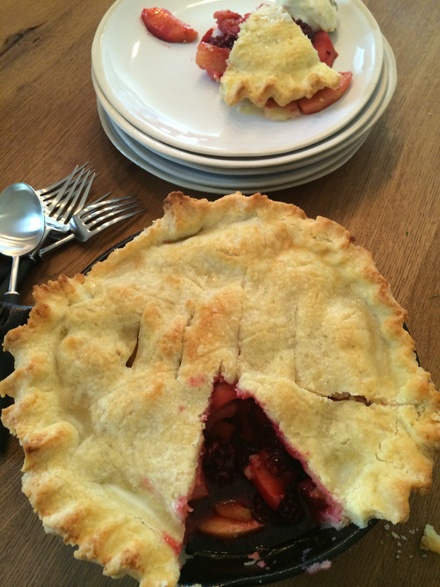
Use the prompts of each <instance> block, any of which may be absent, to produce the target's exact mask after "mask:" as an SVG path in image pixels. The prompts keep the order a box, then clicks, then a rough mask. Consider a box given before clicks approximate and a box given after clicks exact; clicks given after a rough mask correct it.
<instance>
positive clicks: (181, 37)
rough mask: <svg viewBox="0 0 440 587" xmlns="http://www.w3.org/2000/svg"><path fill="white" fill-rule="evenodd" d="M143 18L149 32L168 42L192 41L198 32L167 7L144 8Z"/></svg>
mask: <svg viewBox="0 0 440 587" xmlns="http://www.w3.org/2000/svg"><path fill="white" fill-rule="evenodd" d="M141 18H142V20H143V22H144V24H145V26H146V27H147V30H148V32H150V33H151V34H152V35H154V36H155V37H156V38H158V39H161V40H162V41H166V42H167V43H192V42H193V41H195V40H196V39H197V36H198V33H197V31H196V30H194V29H193V28H192V27H190V26H189V25H188V24H186V23H184V22H182V21H181V20H180V19H178V18H177V17H176V16H174V14H172V13H171V12H170V11H169V10H167V9H166V8H156V7H154V8H144V9H143V10H142V13H141Z"/></svg>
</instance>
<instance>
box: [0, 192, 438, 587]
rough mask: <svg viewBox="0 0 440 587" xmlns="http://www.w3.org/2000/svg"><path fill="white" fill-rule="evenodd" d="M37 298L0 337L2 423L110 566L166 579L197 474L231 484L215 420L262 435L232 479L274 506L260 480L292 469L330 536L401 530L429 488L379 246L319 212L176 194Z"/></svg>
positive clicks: (428, 454)
mask: <svg viewBox="0 0 440 587" xmlns="http://www.w3.org/2000/svg"><path fill="white" fill-rule="evenodd" d="M34 297H35V306H34V308H33V310H32V312H31V315H30V318H29V321H28V324H27V325H26V326H22V327H19V328H17V329H15V330H13V331H11V332H10V333H9V334H8V335H7V337H6V342H5V347H6V349H8V350H9V351H10V352H11V353H12V354H13V355H14V357H15V371H14V373H13V374H12V375H11V376H10V377H8V378H7V379H6V380H4V381H3V382H1V384H0V393H1V394H2V395H5V394H7V395H10V396H12V397H13V398H15V403H14V404H13V405H12V406H11V407H9V408H8V409H6V410H5V411H4V413H3V421H4V423H5V424H6V426H8V428H9V429H10V430H11V432H12V433H14V434H15V435H16V436H17V437H18V438H19V440H20V443H21V444H22V446H23V450H24V453H25V462H24V467H23V471H24V475H23V490H24V492H25V494H26V495H27V496H28V498H29V500H30V502H31V504H32V506H33V508H34V509H35V511H36V512H37V513H38V515H39V516H40V518H41V520H42V522H43V524H44V527H45V529H46V530H47V531H48V532H54V533H56V534H59V535H61V536H62V537H63V538H64V540H65V541H66V542H67V543H69V544H72V545H77V546H78V549H77V550H76V552H75V556H76V557H78V558H81V559H88V560H91V561H95V562H98V563H100V564H101V565H103V567H104V573H105V574H107V575H111V576H113V577H120V576H123V575H124V574H129V575H131V576H132V577H134V578H136V579H137V580H138V581H139V582H140V584H141V585H142V586H143V587H159V586H161V587H164V586H169V587H173V586H174V585H176V584H177V582H178V580H179V574H180V566H181V564H182V560H183V550H184V546H185V540H186V539H187V536H186V535H185V531H186V523H187V521H188V520H192V514H191V516H189V515H188V514H189V510H190V509H191V508H192V507H196V506H194V503H196V502H194V501H191V500H194V499H196V498H203V488H204V484H203V482H200V470H201V467H204V468H205V472H206V471H207V470H208V469H209V467H211V473H212V471H213V470H214V474H215V467H218V468H219V469H220V472H221V473H222V474H223V472H222V470H221V467H222V466H223V464H224V463H225V460H226V456H227V455H226V454H224V455H223V457H222V458H217V459H211V460H209V456H210V455H211V456H212V447H211V446H210V445H209V443H212V442H213V440H214V439H215V438H216V437H215V435H214V434H213V433H212V430H213V429H214V427H215V426H216V425H217V428H219V426H218V423H220V425H221V426H220V428H221V430H222V432H221V433H220V437H221V438H228V434H229V433H230V431H231V428H230V426H229V425H235V426H238V424H237V422H238V421H239V422H240V424H239V427H240V434H241V435H242V438H245V439H246V442H247V444H249V445H250V444H252V443H254V444H255V443H256V446H255V450H254V451H253V452H252V451H248V453H247V455H245V456H244V460H243V461H242V462H241V465H240V466H241V470H242V471H243V475H242V477H243V479H245V478H246V479H247V480H248V481H249V482H250V483H251V484H253V485H255V487H257V489H258V490H259V492H260V494H261V495H263V497H264V499H265V502H266V503H267V505H269V507H271V508H272V509H276V508H277V507H278V505H279V503H280V500H282V499H283V498H284V497H285V496H284V495H283V494H282V491H284V492H287V491H288V490H287V487H288V484H285V485H284V489H283V485H282V484H281V485H279V484H278V481H277V482H275V481H274V482H273V483H271V481H270V479H271V478H276V479H278V480H279V479H283V480H285V479H286V478H288V481H289V483H291V482H292V479H293V476H294V475H295V474H296V473H295V470H296V471H298V470H299V473H298V474H299V478H298V482H297V485H298V486H301V487H302V489H303V490H304V492H305V494H306V495H308V497H309V498H310V499H311V501H313V498H316V502H317V503H316V504H315V511H319V514H320V515H319V523H322V524H326V525H331V526H333V527H336V528H340V527H343V526H344V525H346V524H348V523H350V522H354V523H355V524H357V525H358V526H360V527H364V526H365V525H366V524H367V523H368V521H369V520H370V519H372V518H381V519H386V520H389V521H391V522H393V523H396V522H399V521H403V520H405V519H406V518H407V517H408V514H409V505H408V498H409V495H410V493H411V492H412V491H413V490H419V491H425V490H427V489H429V487H430V483H431V473H432V451H433V450H435V449H437V448H438V446H439V442H440V424H439V416H438V414H439V396H438V393H437V392H436V390H435V389H434V386H433V384H432V383H431V381H430V377H429V374H428V373H427V372H425V371H424V370H423V369H422V368H421V367H420V366H419V365H418V363H417V361H416V358H415V354H414V346H413V341H412V339H411V337H410V336H409V334H408V333H407V332H406V331H405V330H404V328H403V320H404V318H405V314H404V311H403V310H402V308H401V307H400V306H399V305H398V304H397V302H396V301H395V300H394V298H393V297H392V295H391V292H390V289H389V286H388V284H387V282H386V281H385V279H384V278H383V277H382V276H381V275H380V274H379V273H378V271H377V269H376V267H375V265H374V263H373V260H372V258H371V256H370V254H369V253H367V252H366V251H365V250H364V249H362V248H360V247H358V246H356V245H355V244H354V243H353V239H352V237H351V236H350V234H349V233H348V232H347V231H346V230H345V229H344V228H342V227H341V226H339V225H337V224H336V223H334V222H332V221H330V220H328V219H326V218H321V217H318V218H317V219H316V220H313V219H310V218H307V217H306V216H305V214H304V213H303V212H302V211H301V210H300V209H299V208H297V207H295V206H294V205H288V204H283V203H280V202H276V201H272V200H270V199H268V198H267V197H265V196H262V195H260V194H255V195H253V196H250V197H246V196H243V195H242V194H240V193H235V194H231V195H228V196H225V197H223V198H219V199H218V200H216V201H214V202H208V201H207V200H204V199H200V200H196V199H191V198H189V197H187V196H184V195H183V194H181V193H178V192H173V193H171V194H170V195H169V196H168V197H167V198H166V200H165V214H164V216H163V218H161V219H159V220H157V221H156V222H155V223H153V225H152V226H150V227H149V228H147V229H146V230H145V231H144V232H142V233H141V234H140V235H139V236H138V237H136V238H135V239H134V240H133V241H131V242H130V243H128V244H127V245H126V246H125V247H123V248H121V249H117V250H115V251H114V252H113V253H112V254H111V255H110V256H109V257H108V258H107V259H106V260H105V261H103V262H101V263H97V264H96V265H95V266H94V267H93V268H92V270H91V271H90V272H89V273H88V274H87V275H86V276H83V275H78V276H76V277H74V278H73V279H70V278H67V277H65V276H61V277H60V278H59V279H58V280H57V281H55V282H49V283H48V284H47V285H43V286H39V287H36V288H35V291H34ZM219 389H220V391H219ZM239 402H241V403H239ZM231 406H232V411H231ZM234 406H235V407H234ZM228 410H229V412H228ZM247 410H254V411H253V412H252V414H253V415H252V417H251V418H247V420H246V417H247V416H246V414H249V412H248V411H247ZM228 414H229V415H228ZM213 416H214V417H213ZM234 418H235V419H234ZM250 420H252V421H253V422H254V424H256V427H255V426H254V427H253V428H252V429H250V428H249V427H248V425H247V424H246V422H249V421H250ZM234 422H235V424H234ZM222 423H223V424H222ZM225 424H226V425H225ZM268 424H269V425H270V432H267V430H268ZM228 426H229V432H228ZM263 430H266V432H265V433H264V434H263V432H262V431H263ZM255 431H257V435H258V436H259V437H263V438H267V439H271V440H270V442H269V441H268V442H267V446H262V445H261V444H260V445H259V446H257V445H258V442H256V441H255V434H256V432H255ZM259 431H261V434H260V433H259ZM265 435H266V436H265ZM273 441H276V443H278V446H279V447H280V448H281V449H282V451H284V453H283V455H282V456H279V455H280V454H281V453H280V452H278V453H276V454H275V458H274V456H273V455H274V453H273V446H274V445H275V444H274V442H273ZM263 444H264V443H263ZM210 451H211V452H210ZM270 455H272V456H270ZM217 456H218V455H217ZM286 456H287V461H288V460H289V459H291V461H290V464H289V466H288V467H287V468H284V465H283V467H281V469H280V462H281V463H285V462H286ZM205 457H207V458H208V461H206V459H205ZM216 463H217V465H216ZM274 463H275V465H274ZM298 463H299V464H300V469H298V468H297V465H298ZM289 467H291V468H289ZM207 468H208V469H207ZM265 468H266V469H268V470H269V473H270V475H271V477H270V476H269V477H267V476H265V475H266V473H265ZM274 469H275V470H274ZM286 476H287V477H286ZM265 479H266V481H264V480H265ZM267 479H269V481H267ZM223 480H224V479H223ZM265 483H266V485H265ZM280 487H281V490H280V491H278V489H279V488H280ZM201 489H202V491H200V490H201ZM280 492H281V493H280ZM190 501H191V507H190V505H189V502H190ZM236 501H237V503H239V502H240V500H236ZM318 502H319V503H318ZM241 505H243V504H241ZM240 508H241V506H240V504H239V505H237V504H236V503H235V502H234V504H233V505H232V506H230V505H226V506H225V505H224V504H223V503H221V504H217V514H218V515H219V516H220V518H223V519H225V518H226V519H228V515H229V516H230V515H231V510H232V512H233V516H235V517H237V516H242V515H243V516H248V513H247V512H246V511H245V510H246V508H245V510H243V509H240ZM311 509H312V510H313V506H312V507H311ZM252 519H255V516H254V514H253V513H252ZM214 520H217V523H218V518H214ZM257 522H258V523H259V524H264V522H262V521H261V520H257ZM243 523H245V522H243ZM292 523H293V522H292ZM214 525H215V524H214ZM208 526H209V524H208ZM212 527H213V526H212V524H211V527H210V529H211V530H212ZM201 530H202V531H203V530H205V531H206V522H205V526H203V524H202V525H201ZM223 530H224V527H223ZM253 530H255V531H258V527H255V528H254V529H253ZM217 531H218V527H217ZM208 533H209V528H208Z"/></svg>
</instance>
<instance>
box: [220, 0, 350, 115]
mask: <svg viewBox="0 0 440 587" xmlns="http://www.w3.org/2000/svg"><path fill="white" fill-rule="evenodd" d="M340 79H341V75H340V73H338V72H337V71H335V70H334V69H332V68H330V67H328V66H327V65H326V64H325V63H322V62H321V61H320V59H319V57H318V54H317V52H316V51H315V49H314V48H313V45H312V43H311V41H310V39H308V38H307V37H306V36H305V35H304V33H303V32H302V30H301V28H300V27H299V26H298V25H297V24H296V23H295V22H294V21H293V20H292V18H291V17H290V16H289V14H288V13H287V12H286V11H285V10H284V9H283V8H282V7H280V6H275V5H262V6H261V7H260V8H259V9H258V10H256V11H255V12H253V13H251V14H250V15H249V17H248V18H247V19H246V21H245V22H244V23H243V24H242V26H241V28H240V34H239V36H238V39H237V40H236V42H235V43H234V46H233V47H232V50H231V52H230V55H229V59H228V66H227V68H226V71H225V72H224V74H223V75H222V77H221V79H220V86H221V89H222V94H223V97H224V100H225V102H226V103H227V104H228V105H229V106H233V105H235V104H237V103H238V102H240V101H242V100H245V99H249V100H250V101H251V102H252V103H253V104H255V105H256V106H258V107H260V108H262V107H263V106H264V105H265V104H266V102H267V101H268V100H269V98H272V99H273V100H275V102H276V103H277V104H278V105H279V106H286V105H287V104H289V103H290V102H292V101H294V100H299V99H300V98H304V97H305V98H311V97H312V96H313V95H314V94H316V92H317V91H318V90H321V89H323V88H332V89H335V88H337V87H338V85H339V82H340Z"/></svg>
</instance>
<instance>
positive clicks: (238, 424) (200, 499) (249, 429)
mask: <svg viewBox="0 0 440 587" xmlns="http://www.w3.org/2000/svg"><path fill="white" fill-rule="evenodd" d="M204 434H205V443H204V448H203V451H202V456H201V461H200V465H199V470H198V472H197V475H196V481H195V487H194V490H193V493H192V495H191V498H190V505H191V508H190V509H191V510H192V511H191V513H190V515H189V517H188V524H187V525H188V532H189V533H190V534H191V533H194V532H198V533H202V534H203V535H207V536H211V537H214V538H217V539H221V540H228V539H236V538H240V537H244V536H247V535H249V534H252V533H254V532H258V531H261V530H263V529H264V528H265V527H267V526H268V525H271V526H274V525H275V526H276V525H280V526H286V525H294V524H298V523H300V522H302V521H303V520H304V519H305V518H308V519H312V520H314V522H316V523H321V522H323V521H325V520H328V519H333V520H334V519H337V517H338V506H337V504H335V503H334V502H333V501H332V499H331V497H330V496H329V495H327V494H326V492H325V490H323V489H322V488H320V487H319V485H318V484H317V483H316V482H315V481H314V480H313V479H312V478H311V477H310V476H309V475H308V474H307V472H306V471H305V469H304V466H303V465H302V464H301V462H300V460H299V459H298V458H295V456H293V455H294V447H286V446H285V445H284V444H283V441H282V439H281V438H280V436H281V435H280V434H279V433H278V431H277V430H276V427H275V426H273V425H272V423H271V422H270V420H269V418H268V417H267V416H266V414H265V413H264V411H263V409H262V408H261V407H260V406H259V405H258V404H257V403H256V401H255V400H254V399H253V398H251V397H244V396H241V395H240V392H239V391H237V389H236V387H235V386H234V385H231V384H228V383H226V382H225V381H222V380H220V381H218V382H217V383H216V384H215V385H214V389H213V392H212V396H211V402H210V408H209V413H208V415H207V419H206V427H205V433H204ZM225 496H226V497H225Z"/></svg>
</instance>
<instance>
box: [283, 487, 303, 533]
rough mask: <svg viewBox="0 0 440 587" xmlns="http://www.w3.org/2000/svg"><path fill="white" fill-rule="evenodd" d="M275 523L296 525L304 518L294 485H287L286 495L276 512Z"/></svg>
mask: <svg viewBox="0 0 440 587" xmlns="http://www.w3.org/2000/svg"><path fill="white" fill-rule="evenodd" d="M276 514H277V521H278V522H279V523H283V524H297V523H298V522H301V520H303V519H304V517H305V510H304V506H303V504H302V502H301V498H300V495H299V492H298V488H297V487H296V486H295V485H292V484H291V485H289V486H288V488H287V490H286V495H285V496H284V499H283V500H282V501H281V503H280V505H279V506H278V508H277V511H276Z"/></svg>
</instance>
